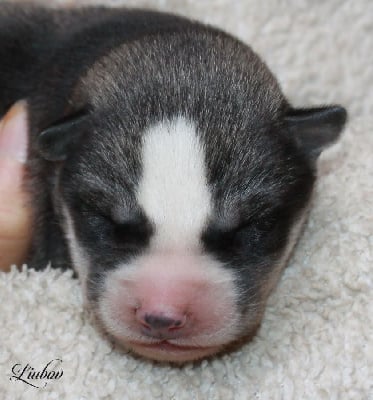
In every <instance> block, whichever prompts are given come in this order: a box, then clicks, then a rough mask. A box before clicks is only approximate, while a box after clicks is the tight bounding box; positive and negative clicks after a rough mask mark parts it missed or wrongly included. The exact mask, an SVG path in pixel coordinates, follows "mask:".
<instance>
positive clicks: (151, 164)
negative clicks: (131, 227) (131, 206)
mask: <svg viewBox="0 0 373 400" xmlns="http://www.w3.org/2000/svg"><path fill="white" fill-rule="evenodd" d="M142 166H143V172H142V177H141V180H140V182H139V187H138V196H137V198H138V202H139V204H140V205H141V206H142V207H143V209H144V211H145V214H146V215H147V217H148V218H149V219H150V220H151V221H152V222H153V223H154V225H155V234H154V237H153V239H152V243H151V245H152V246H153V248H157V249H160V248H162V249H164V248H170V247H172V248H175V247H177V248H180V247H182V248H190V247H195V246H198V239H199V237H200V235H201V232H202V229H203V227H204V226H205V223H206V220H207V217H208V215H209V212H210V209H211V196H210V192H209V189H208V186H207V180H206V171H205V157H204V151H203V148H202V145H201V143H200V141H199V138H198V136H197V133H196V128H195V125H194V124H193V123H192V122H190V121H188V120H186V119H185V118H182V117H178V118H175V119H174V120H172V121H164V122H160V123H158V124H156V125H153V126H152V127H150V128H149V129H148V130H147V131H146V132H145V134H144V140H143V147H142Z"/></svg>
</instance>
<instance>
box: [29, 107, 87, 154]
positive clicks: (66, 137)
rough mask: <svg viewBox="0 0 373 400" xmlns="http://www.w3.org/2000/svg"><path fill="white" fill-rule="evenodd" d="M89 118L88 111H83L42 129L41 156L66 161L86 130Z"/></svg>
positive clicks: (40, 137) (40, 138) (39, 144)
mask: <svg viewBox="0 0 373 400" xmlns="http://www.w3.org/2000/svg"><path fill="white" fill-rule="evenodd" d="M87 120H88V113H87V112H85V111H81V112H79V113H76V114H74V115H71V116H69V117H65V118H64V119H63V120H60V121H58V122H56V123H55V124H53V125H52V126H50V127H49V128H47V129H45V130H44V131H42V132H41V133H40V134H39V136H38V139H37V146H38V151H39V153H40V154H41V156H42V157H43V158H44V159H45V160H48V161H64V160H65V159H66V158H67V156H68V155H69V153H70V151H71V150H72V149H73V147H74V144H75V143H76V142H77V141H78V139H79V138H80V137H81V136H82V134H83V133H84V132H85V131H86V127H87V125H88V121H87Z"/></svg>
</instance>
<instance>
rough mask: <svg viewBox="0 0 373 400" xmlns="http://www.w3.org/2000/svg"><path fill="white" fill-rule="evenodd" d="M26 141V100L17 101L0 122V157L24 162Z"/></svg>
mask: <svg viewBox="0 0 373 400" xmlns="http://www.w3.org/2000/svg"><path fill="white" fill-rule="evenodd" d="M27 143H28V127H27V111H26V102H24V101H19V102H17V103H15V104H14V105H13V107H12V108H11V109H10V110H9V111H8V112H7V113H6V115H5V116H4V118H3V120H2V121H1V123H0V157H4V156H5V157H9V158H11V159H15V160H17V161H19V162H21V163H25V162H26V159H27Z"/></svg>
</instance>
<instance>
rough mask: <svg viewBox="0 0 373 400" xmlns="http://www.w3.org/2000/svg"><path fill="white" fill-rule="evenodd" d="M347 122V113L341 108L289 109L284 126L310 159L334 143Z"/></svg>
mask: <svg viewBox="0 0 373 400" xmlns="http://www.w3.org/2000/svg"><path fill="white" fill-rule="evenodd" d="M346 120H347V112H346V110H345V109H344V108H343V107H341V106H326V107H319V108H304V109H291V110H290V111H289V112H288V113H287V115H286V117H285V124H286V127H287V129H288V131H289V132H290V134H291V135H292V136H293V137H294V138H295V140H296V142H297V144H298V145H299V147H300V148H302V149H303V150H304V151H305V152H306V154H308V155H309V156H310V157H311V159H313V160H316V159H317V157H318V156H319V155H320V153H321V152H322V151H323V150H324V149H325V148H326V147H327V146H329V145H330V144H332V143H333V142H335V141H336V140H337V139H338V137H339V136H340V133H341V132H342V129H343V127H344V125H345V123H346Z"/></svg>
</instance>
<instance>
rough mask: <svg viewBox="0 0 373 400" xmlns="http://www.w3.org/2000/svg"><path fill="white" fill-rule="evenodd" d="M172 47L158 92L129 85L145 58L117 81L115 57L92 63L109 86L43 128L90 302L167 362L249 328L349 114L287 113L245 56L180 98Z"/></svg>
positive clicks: (122, 333)
mask: <svg viewBox="0 0 373 400" xmlns="http://www.w3.org/2000/svg"><path fill="white" fill-rule="evenodd" d="M153 45H154V44H153ZM219 46H221V44H219ZM210 48H211V45H210ZM245 49H246V48H245ZM215 50H216V49H215ZM219 50H221V49H219ZM204 51H207V49H204ZM245 51H246V50H245ZM159 52H160V50H159V49H158V51H157V52H154V54H156V53H157V54H158V56H159V58H161V59H162V58H165V57H162V56H161V55H159ZM201 52H202V50H201ZM174 53H175V51H174V52H173V54H174ZM149 54H151V52H150V51H149V49H148V50H147V49H145V50H144V55H147V56H149ZM204 54H205V53H204ZM216 54H218V53H214V54H211V58H213V57H215V58H216ZM181 56H182V54H181V55H180V54H179V55H177V54H176V55H175V54H174V66H175V65H178V67H177V68H176V67H175V71H174V72H175V74H173V75H172V76H173V78H172V81H170V80H169V81H168V83H169V85H168V87H166V88H165V89H163V91H164V92H162V91H160V93H158V94H157V95H154V79H155V78H149V77H148V78H146V79H147V80H146V83H147V84H146V85H145V84H143V90H142V91H141V90H139V88H138V87H135V86H134V83H133V82H140V81H144V76H145V75H146V72H147V71H146V68H147V66H148V65H150V64H149V63H147V64H146V63H145V64H144V67H143V69H141V67H140V71H141V72H140V73H139V76H138V77H137V79H134V77H133V76H132V77H131V80H130V81H126V90H123V89H121V85H123V82H124V80H125V79H126V77H125V76H123V75H122V74H120V73H119V72H118V70H117V65H118V53H117V54H115V59H116V67H110V68H111V69H110V68H109V67H108V63H107V60H106V62H105V63H104V64H103V65H100V66H99V67H96V74H97V68H98V69H99V70H100V68H101V71H102V68H103V66H104V67H105V69H106V70H105V72H106V74H108V75H109V76H110V84H111V90H110V93H107V95H103V94H102V91H105V90H104V89H102V90H101V91H100V96H94V93H95V90H97V89H92V83H91V84H90V85H89V89H87V91H88V92H89V96H90V111H89V113H88V114H87V115H85V116H83V117H79V118H78V119H74V120H73V121H72V122H71V123H70V122H64V123H63V124H62V125H59V126H58V127H57V128H56V127H52V128H50V129H49V130H47V131H46V132H45V133H44V134H43V135H42V136H41V148H42V153H43V154H44V156H45V157H46V158H49V159H58V158H59V157H61V154H62V153H63V158H64V159H65V162H64V164H63V166H62V168H61V169H60V172H59V177H58V183H57V185H56V189H55V203H56V204H55V205H56V208H57V209H58V210H59V212H60V214H61V217H62V218H61V220H62V225H63V229H64V231H65V234H66V238H67V241H68V245H69V249H70V253H71V258H72V261H73V264H74V268H75V269H76V271H77V272H78V274H79V276H80V279H81V281H82V285H83V288H84V291H85V294H86V298H87V300H88V302H89V304H90V305H91V306H92V308H93V310H94V311H95V313H96V315H97V317H98V319H99V320H100V321H101V323H102V324H103V326H104V327H105V329H106V330H107V331H108V332H109V333H110V334H111V335H112V336H114V337H115V338H116V339H117V340H118V341H119V342H121V343H123V344H124V345H125V346H127V347H129V348H130V349H132V350H134V351H135V352H137V353H139V354H141V355H144V356H146V357H149V358H153V359H157V360H167V361H176V362H183V361H188V360H194V359H198V358H201V357H205V356H208V355H211V354H214V353H216V352H218V351H220V350H221V349H223V348H224V347H225V346H226V345H227V344H229V343H231V342H233V341H235V340H237V339H239V338H241V337H244V336H247V335H249V334H250V333H252V332H253V331H254V330H255V329H256V328H257V326H258V324H259V323H260V320H261V317H262V313H263V310H264V306H265V303H266V299H267V297H268V294H269V292H270V289H271V288H272V287H273V285H274V284H275V283H276V281H277V280H278V277H279V273H280V272H281V270H282V268H283V266H284V263H285V262H286V259H287V257H288V255H289V253H290V251H291V249H292V247H293V245H294V241H295V239H296V237H297V235H298V233H299V230H300V227H301V225H302V222H303V221H304V217H305V213H306V210H307V206H308V203H309V199H310V195H311V191H312V187H313V183H314V161H315V159H316V157H317V155H318V153H319V152H320V150H321V148H322V147H323V146H324V145H325V144H327V143H328V142H330V141H331V140H333V139H335V138H336V136H337V135H338V133H339V131H340V129H341V127H342V125H343V123H344V119H345V114H344V110H343V109H341V108H338V107H333V108H323V109H315V110H312V111H310V110H302V111H294V110H290V108H289V107H288V106H287V104H286V101H285V100H284V98H283V96H282V94H281V92H280V90H279V88H278V87H277V86H276V84H274V80H273V77H272V76H271V75H270V74H269V72H268V71H267V70H266V69H265V67H264V66H263V65H262V64H260V62H259V61H258V59H257V58H256V57H254V55H253V54H252V53H250V57H251V58H252V61H251V64H253V63H254V64H255V65H256V66H258V65H259V67H260V68H259V70H258V71H257V72H255V68H254V69H253V68H252V65H251V64H249V65H248V68H247V69H244V70H243V71H242V68H241V67H239V68H238V67H237V64H238V61H235V60H234V58H232V57H231V58H230V60H231V61H230V62H232V63H233V67H237V68H236V70H237V71H239V72H237V71H236V72H232V71H233V70H234V68H232V66H230V65H225V66H224V68H220V67H221V64H222V62H220V63H219V62H218V60H217V59H215V60H214V62H213V63H212V65H211V66H210V65H205V66H204V69H205V71H204V72H203V76H205V77H208V79H213V81H214V82H217V81H218V82H220V83H219V85H218V86H216V87H213V86H212V85H209V86H206V85H205V84H204V83H203V82H202V83H201V82H200V83H199V84H198V85H195V83H193V81H192V79H193V78H189V86H188V88H189V89H185V88H184V92H183V95H184V97H182V96H181V94H180V93H181V91H180V90H179V89H178V88H180V87H183V84H182V79H186V78H185V76H186V75H187V73H186V71H187V72H188V73H190V76H193V73H194V72H195V69H196V68H197V69H198V68H199V67H198V66H196V64H195V62H192V61H193V60H190V58H191V56H190V54H189V55H188V57H186V58H185V60H184V61H180V60H181V59H182V57H181ZM237 57H238V56H237ZM240 57H242V56H240ZM124 59H125V60H128V57H124ZM124 59H121V60H122V61H121V62H122V64H121V67H122V68H123V69H124V70H126V71H128V68H126V67H125V65H124V64H125V62H128V61H125V60H124ZM240 60H241V58H240ZM178 63H179V64H178ZM153 64H154V60H153ZM153 64H152V65H153ZM137 65H139V64H137ZM180 65H182V67H183V68H181V66H180ZM159 68H160V67H159ZM219 69H220V70H219ZM224 71H226V72H225V73H224ZM253 71H254V72H253ZM263 71H264V72H263ZM171 72H172V71H171ZM171 72H170V65H167V66H166V67H165V69H164V71H162V69H161V68H160V74H158V75H159V76H163V75H167V76H170V75H171ZM176 72H177V73H178V75H177V74H176ZM162 73H163V75H162ZM214 74H215V75H216V74H217V75H218V76H213V75H214ZM127 75H128V74H126V76H127ZM140 75H142V76H140ZM149 75H150V74H149ZM102 76H103V75H102ZM152 76H154V75H152ZM175 76H176V78H175ZM212 76H213V78H211V77H212ZM243 78H244V79H243ZM246 78H247V79H246ZM206 79H207V78H206ZM87 80H88V81H89V77H88V78H87V79H86V81H85V84H86V82H87ZM113 82H115V85H113ZM101 83H102V82H101ZM149 83H153V91H152V92H149V93H146V90H150V89H149V86H150V85H149ZM131 85H132V86H131ZM83 86H84V85H83ZM107 86H108V85H106V86H105V87H107ZM157 87H159V86H157ZM252 87H255V88H256V89H255V90H254V89H252ZM250 88H251V89H250ZM92 90H93V92H92ZM128 93H129V94H128ZM96 94H97V92H96ZM97 97H99V99H97ZM245 99H246V100H247V101H246V102H245V101H244V100H245ZM144 104H146V107H145V106H144ZM61 131H63V132H64V135H63V137H64V140H63V142H62V143H61V140H60V139H58V138H56V137H61ZM56 132H57V133H58V135H56ZM72 133H74V134H72ZM74 135H75V136H74ZM69 137H75V140H72V142H73V141H74V142H75V143H74V144H73V150H72V145H71V144H69V145H67V142H68V141H67V140H66V138H69ZM76 137H79V140H76Z"/></svg>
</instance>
